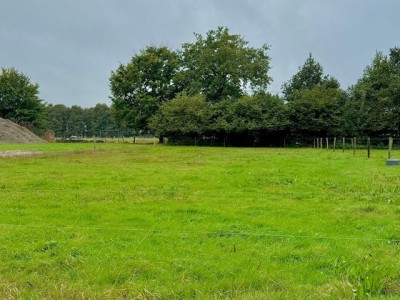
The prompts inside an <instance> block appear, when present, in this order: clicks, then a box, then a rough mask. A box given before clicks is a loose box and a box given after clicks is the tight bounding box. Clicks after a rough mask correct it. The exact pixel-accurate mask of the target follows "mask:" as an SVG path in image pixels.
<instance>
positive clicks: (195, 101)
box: [150, 95, 208, 136]
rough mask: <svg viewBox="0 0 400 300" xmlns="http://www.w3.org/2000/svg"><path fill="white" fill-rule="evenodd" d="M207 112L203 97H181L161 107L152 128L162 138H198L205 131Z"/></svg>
mask: <svg viewBox="0 0 400 300" xmlns="http://www.w3.org/2000/svg"><path fill="white" fill-rule="evenodd" d="M207 110H208V103H207V102H206V101H205V99H204V97H203V96H202V95H195V96H187V95H179V96H177V97H176V98H175V99H173V100H171V101H168V102H165V103H163V104H162V105H161V107H160V110H159V112H158V113H157V114H155V115H154V116H153V117H152V118H151V122H150V128H152V129H153V130H154V131H155V132H156V133H157V134H158V135H160V136H198V135H200V134H202V133H204V131H205V127H206V124H207V119H206V116H207Z"/></svg>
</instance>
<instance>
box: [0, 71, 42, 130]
mask: <svg viewBox="0 0 400 300" xmlns="http://www.w3.org/2000/svg"><path fill="white" fill-rule="evenodd" d="M43 111H44V104H43V102H42V100H40V99H39V85H38V84H37V83H31V81H30V78H29V77H28V76H27V75H25V74H23V73H21V72H19V71H17V70H16V69H14V68H10V69H6V68H2V69H1V74H0V117H2V118H5V119H10V120H12V121H14V122H16V123H18V124H21V125H24V126H26V127H28V128H29V129H33V130H39V129H42V127H43V118H42V115H43Z"/></svg>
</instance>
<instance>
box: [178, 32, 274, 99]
mask: <svg viewBox="0 0 400 300" xmlns="http://www.w3.org/2000/svg"><path fill="white" fill-rule="evenodd" d="M195 37H196V42H194V43H185V44H183V46H182V50H181V51H180V54H181V60H182V70H181V72H180V74H179V76H180V77H179V78H180V81H181V85H182V87H183V89H184V90H185V91H186V92H187V93H189V94H197V93H202V94H203V95H204V97H205V98H206V100H207V101H212V102H218V101H221V100H224V99H238V98H240V97H241V96H242V95H244V94H245V92H246V90H247V89H248V88H250V89H252V90H253V91H264V90H266V88H267V86H268V84H269V83H270V81H271V78H270V77H269V76H268V74H267V73H268V70H269V69H270V65H269V61H270V58H269V56H268V54H267V52H268V50H269V47H268V46H267V45H263V46H262V47H261V48H253V47H249V46H248V42H247V41H245V40H244V38H243V37H241V36H240V35H235V34H230V33H229V30H228V28H226V27H218V28H217V29H216V30H210V31H208V32H207V33H206V35H205V37H203V36H202V35H201V34H195Z"/></svg>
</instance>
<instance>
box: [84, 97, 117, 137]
mask: <svg viewBox="0 0 400 300" xmlns="http://www.w3.org/2000/svg"><path fill="white" fill-rule="evenodd" d="M86 124H87V131H88V132H90V133H91V134H93V135H98V134H99V133H100V132H101V131H102V130H112V129H115V125H114V122H113V120H112V115H111V108H110V107H108V106H107V104H100V103H98V104H96V106H95V107H91V108H89V109H88V111H87V122H86Z"/></svg>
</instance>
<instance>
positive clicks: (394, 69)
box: [348, 48, 400, 135]
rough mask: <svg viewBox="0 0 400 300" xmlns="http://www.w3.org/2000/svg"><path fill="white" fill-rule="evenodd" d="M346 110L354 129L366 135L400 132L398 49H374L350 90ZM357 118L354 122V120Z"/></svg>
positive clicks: (399, 66) (399, 63)
mask: <svg viewBox="0 0 400 300" xmlns="http://www.w3.org/2000/svg"><path fill="white" fill-rule="evenodd" d="M349 94H350V99H349V103H348V108H349V109H348V110H349V111H351V116H349V117H348V122H352V121H353V128H356V130H357V131H358V132H362V133H364V134H366V135H381V134H397V135H398V134H399V132H400V117H399V115H400V49H399V48H392V49H390V53H389V56H387V55H384V54H383V53H382V52H377V53H376V55H375V57H374V59H373V60H372V63H371V65H369V66H367V68H366V69H365V70H364V74H363V76H362V77H361V78H360V79H359V80H358V82H357V83H356V84H355V85H354V86H353V87H352V88H351V89H350V93H349ZM354 120H356V121H357V122H354Z"/></svg>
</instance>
